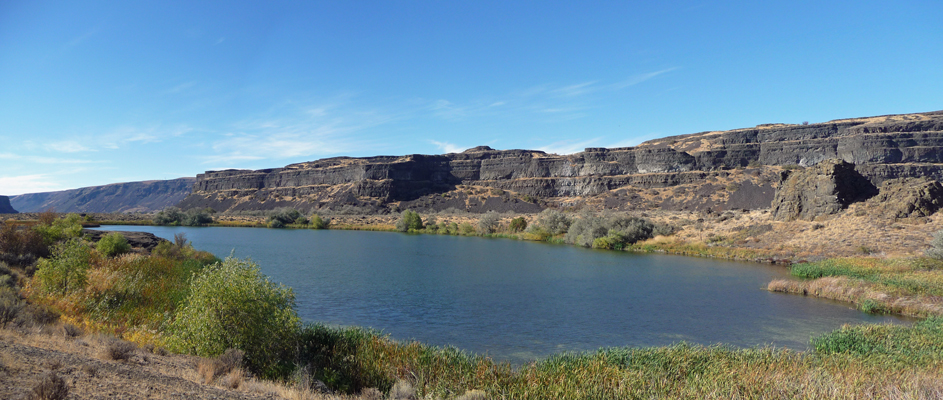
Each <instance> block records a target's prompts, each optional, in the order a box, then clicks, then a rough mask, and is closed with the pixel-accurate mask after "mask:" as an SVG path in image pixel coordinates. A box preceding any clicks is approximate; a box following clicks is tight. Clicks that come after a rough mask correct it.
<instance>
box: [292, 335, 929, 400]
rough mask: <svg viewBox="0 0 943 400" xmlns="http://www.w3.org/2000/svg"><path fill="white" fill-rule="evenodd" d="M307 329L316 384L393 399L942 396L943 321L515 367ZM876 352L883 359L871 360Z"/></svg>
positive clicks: (564, 357) (599, 354)
mask: <svg viewBox="0 0 943 400" xmlns="http://www.w3.org/2000/svg"><path fill="white" fill-rule="evenodd" d="M305 329H306V331H307V332H308V335H307V336H306V341H305V342H304V343H306V344H305V347H306V348H308V349H315V350H316V351H314V352H311V353H307V357H308V358H307V359H308V360H310V361H311V362H310V365H311V366H312V367H315V368H313V370H315V371H321V372H318V373H317V378H318V379H322V380H325V382H328V383H329V385H330V384H332V383H333V384H334V385H338V384H340V387H343V388H347V389H348V390H354V391H357V390H361V389H363V388H366V387H378V388H380V389H381V390H383V391H389V390H390V388H391V385H392V384H393V382H395V381H397V380H404V381H407V382H409V383H410V384H411V385H412V386H413V387H414V388H415V390H416V392H417V395H418V396H419V397H427V398H453V397H456V396H458V395H460V394H462V393H465V392H466V391H468V390H479V391H482V392H484V393H486V394H487V396H488V397H489V398H494V399H547V398H553V399H586V398H593V399H649V398H664V399H687V398H709V399H732V398H742V399H782V398H791V399H863V398H914V399H918V398H928V399H929V398H940V397H939V396H943V368H941V367H943V363H941V357H943V351H941V350H943V347H941V346H943V340H941V338H943V334H941V332H940V330H941V329H943V323H941V320H928V321H926V322H923V323H920V324H917V325H916V326H915V327H913V328H908V327H898V326H865V327H847V328H843V329H842V330H839V331H836V332H833V333H831V334H827V335H824V336H822V337H820V338H816V339H815V340H813V344H814V350H813V351H812V352H808V353H803V352H795V351H791V350H784V349H774V348H750V349H736V348H731V347H725V346H699V345H690V344H685V343H680V344H676V345H673V346H667V347H655V348H612V349H603V350H599V351H596V352H590V353H579V354H560V355H556V356H552V357H550V358H547V359H545V360H540V361H536V362H533V363H529V364H526V365H522V366H518V367H512V366H510V365H509V364H507V363H499V362H495V361H493V360H491V359H489V358H486V357H482V356H478V355H473V354H467V353H463V352H461V351H458V350H456V349H452V348H435V347H431V346H426V345H422V344H419V343H414V342H411V343H397V342H394V341H392V340H389V339H388V338H386V337H384V336H382V335H379V334H377V333H375V332H371V331H366V330H363V329H357V328H329V327H325V326H321V325H315V326H309V327H307V328H305ZM849 343H850V344H852V345H851V346H844V347H843V345H844V344H849ZM854 344H858V345H857V347H855V345H854ZM879 345H880V346H879ZM872 348H880V350H879V351H868V350H867V349H872ZM326 366H329V367H326ZM345 385H346V386H345Z"/></svg>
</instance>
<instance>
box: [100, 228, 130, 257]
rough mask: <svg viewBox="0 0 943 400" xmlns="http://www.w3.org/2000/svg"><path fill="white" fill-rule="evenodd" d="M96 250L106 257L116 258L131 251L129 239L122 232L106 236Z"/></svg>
mask: <svg viewBox="0 0 943 400" xmlns="http://www.w3.org/2000/svg"><path fill="white" fill-rule="evenodd" d="M95 248H96V249H98V252H99V253H101V254H102V255H104V256H106V257H114V256H116V255H119V254H124V253H127V252H129V251H131V245H130V244H128V239H127V238H125V237H124V235H122V234H121V232H112V233H109V234H107V235H105V236H104V237H102V238H101V239H100V240H99V241H98V243H97V244H96V245H95Z"/></svg>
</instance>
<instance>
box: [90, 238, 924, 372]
mask: <svg viewBox="0 0 943 400" xmlns="http://www.w3.org/2000/svg"><path fill="white" fill-rule="evenodd" d="M108 229H113V230H141V231H148V232H153V233H155V234H157V235H158V236H161V237H164V238H168V239H172V238H173V235H174V234H175V233H178V232H185V233H186V234H187V236H188V238H189V239H190V240H192V241H193V243H194V245H195V246H196V247H197V248H199V249H204V250H208V251H211V252H213V253H214V254H217V255H219V256H227V255H229V254H230V252H231V251H234V254H235V255H236V256H237V257H251V258H252V259H253V260H255V261H256V262H258V263H259V264H260V265H261V267H262V271H263V272H264V273H265V274H267V275H269V276H270V277H272V278H273V279H274V280H276V281H278V282H282V283H285V284H288V285H290V286H292V287H293V288H294V289H295V291H296V294H297V300H298V307H299V313H300V315H301V316H302V318H304V319H306V320H309V321H321V322H326V323H331V324H339V325H355V326H365V327H372V328H375V329H379V330H382V331H384V332H387V333H389V334H391V335H392V336H393V337H394V338H396V339H400V340H409V339H415V340H419V341H422V342H425V343H429V344H434V345H453V346H456V347H459V348H461V349H465V350H469V351H473V352H477V353H486V354H489V355H491V356H493V357H495V358H497V359H501V360H510V361H512V362H525V361H530V360H533V359H536V358H540V357H544V356H547V355H549V354H552V353H557V352H561V351H585V350H595V349H598V348H601V347H612V346H658V345H667V344H671V343H675V342H678V341H682V340H683V341H688V342H694V343H702V344H715V343H726V344H731V345H735V346H754V345H767V344H768V345H774V346H777V347H789V348H793V349H798V350H804V349H806V347H807V344H808V341H809V338H810V337H811V336H812V335H815V334H821V333H824V332H827V331H830V330H833V329H836V328H838V327H840V326H841V325H842V324H846V323H862V322H868V323H874V322H898V323H899V322H902V321H905V320H903V319H900V318H895V317H889V316H874V315H869V314H865V313H862V312H859V311H857V310H854V309H852V308H850V307H849V306H848V305H845V304H841V303H836V302H831V301H826V300H821V299H814V298H807V297H802V296H794V295H785V294H779V293H770V292H767V291H765V290H763V288H765V286H766V284H767V283H768V282H769V281H770V280H772V279H775V278H779V277H784V276H787V271H786V269H785V268H783V267H781V266H771V265H764V264H755V263H740V262H729V261H718V260H711V259H700V258H690V257H678V256H664V255H636V254H628V253H623V252H608V251H594V250H587V249H582V248H577V247H572V246H561V245H548V244H543V243H529V242H520V241H513V240H501V239H495V240H490V239H482V238H464V237H451V236H431V235H404V234H395V233H384V232H357V231H311V230H273V229H258V228H184V227H134V226H127V227H108Z"/></svg>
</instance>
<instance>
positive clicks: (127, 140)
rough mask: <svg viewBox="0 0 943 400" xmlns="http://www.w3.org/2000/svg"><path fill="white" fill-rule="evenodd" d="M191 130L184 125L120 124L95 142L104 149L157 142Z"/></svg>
mask: <svg viewBox="0 0 943 400" xmlns="http://www.w3.org/2000/svg"><path fill="white" fill-rule="evenodd" d="M191 131H193V128H191V127H189V126H186V125H178V126H172V127H164V126H161V125H155V126H150V127H136V126H122V127H119V128H116V129H113V130H112V131H110V132H108V133H105V134H103V135H101V136H99V137H98V138H97V140H95V142H96V143H97V144H98V145H99V146H101V147H102V148H106V149H112V150H114V149H119V148H121V147H123V146H125V145H129V144H149V143H159V142H162V141H164V140H167V139H171V138H175V137H178V136H181V135H184V134H186V133H188V132H191Z"/></svg>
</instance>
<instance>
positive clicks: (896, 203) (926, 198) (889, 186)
mask: <svg viewBox="0 0 943 400" xmlns="http://www.w3.org/2000/svg"><path fill="white" fill-rule="evenodd" d="M871 203H872V206H875V207H877V208H878V210H879V211H878V214H880V215H883V216H887V217H890V218H912V217H928V216H930V215H933V213H935V212H937V211H939V210H940V208H943V184H940V182H938V181H934V180H931V179H929V178H926V177H921V178H900V179H892V180H889V181H884V183H882V184H881V187H880V193H879V194H878V195H877V196H875V197H874V198H872V199H871Z"/></svg>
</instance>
